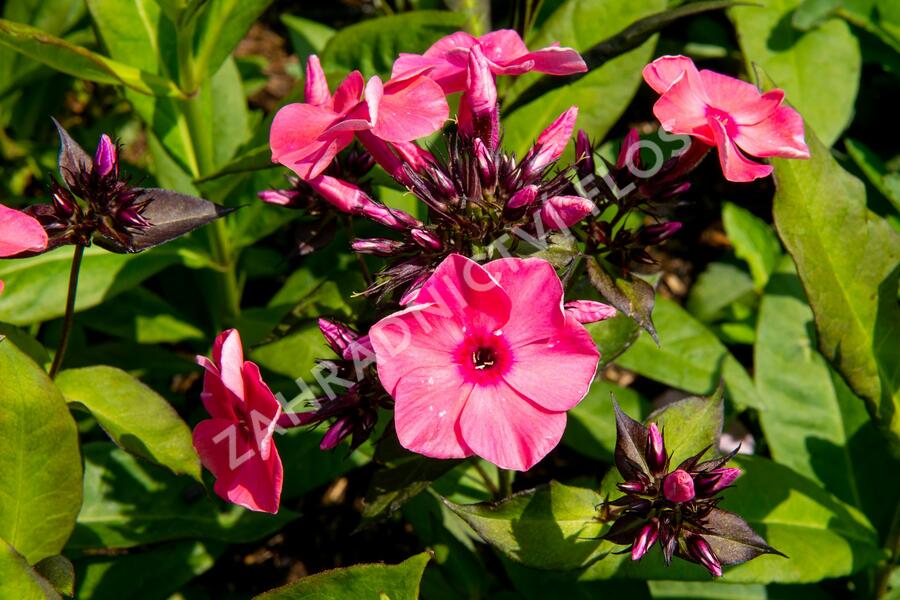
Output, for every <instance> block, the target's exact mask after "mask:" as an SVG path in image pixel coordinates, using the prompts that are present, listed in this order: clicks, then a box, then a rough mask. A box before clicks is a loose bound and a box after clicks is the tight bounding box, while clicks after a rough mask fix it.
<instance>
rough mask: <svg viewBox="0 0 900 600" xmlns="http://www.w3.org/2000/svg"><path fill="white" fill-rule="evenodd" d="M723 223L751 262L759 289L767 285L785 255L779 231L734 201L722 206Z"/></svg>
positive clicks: (738, 249) (739, 251) (738, 250)
mask: <svg viewBox="0 0 900 600" xmlns="http://www.w3.org/2000/svg"><path fill="white" fill-rule="evenodd" d="M722 223H723V224H724V225H725V233H726V234H727V235H728V240H729V241H730V242H731V244H732V245H733V246H734V253H735V254H737V256H738V258H741V259H743V260H744V261H745V262H746V263H747V264H748V265H749V266H750V273H751V274H752V275H753V282H754V284H755V285H756V289H758V290H761V289H763V288H764V287H766V282H768V281H769V275H771V274H772V271H773V270H775V265H776V263H777V262H778V258H779V257H780V256H781V244H779V243H778V238H777V237H776V236H775V232H774V231H772V228H771V227H769V225H768V224H767V223H766V222H765V221H763V220H762V219H760V218H759V217H757V216H755V215H754V214H753V213H751V212H750V211H749V210H747V209H745V208H741V207H740V206H738V205H736V204H732V203H730V202H726V203H725V205H724V206H722Z"/></svg>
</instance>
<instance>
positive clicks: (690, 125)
mask: <svg viewBox="0 0 900 600" xmlns="http://www.w3.org/2000/svg"><path fill="white" fill-rule="evenodd" d="M706 112H707V106H706V102H705V98H704V96H703V94H702V90H698V88H697V87H696V86H695V85H693V83H692V80H691V79H690V78H688V77H687V76H686V75H684V74H682V76H681V77H680V78H679V79H677V80H675V82H674V83H673V84H672V85H671V86H670V87H669V89H668V90H667V91H666V92H665V93H664V94H663V95H662V96H660V98H659V100H657V101H656V104H654V105H653V114H654V115H656V118H657V119H659V123H660V125H662V128H663V129H665V130H666V131H668V132H669V133H681V134H687V135H692V136H695V137H697V138H698V139H700V140H701V141H703V142H704V143H706V144H709V145H710V146H712V145H713V144H715V140H714V138H713V134H712V132H711V131H710V130H709V126H708V124H707V117H706Z"/></svg>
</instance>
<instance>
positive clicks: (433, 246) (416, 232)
mask: <svg viewBox="0 0 900 600" xmlns="http://www.w3.org/2000/svg"><path fill="white" fill-rule="evenodd" d="M409 233H410V235H411V236H412V239H413V240H415V242H416V243H417V244H418V245H420V246H422V247H423V248H425V249H427V250H441V249H442V248H443V247H444V244H443V243H442V242H441V240H440V239H438V238H437V236H435V235H434V234H433V233H431V232H429V231H426V230H424V229H412V230H411V231H410V232H409Z"/></svg>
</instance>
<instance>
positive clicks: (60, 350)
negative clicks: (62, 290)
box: [50, 246, 84, 379]
mask: <svg viewBox="0 0 900 600" xmlns="http://www.w3.org/2000/svg"><path fill="white" fill-rule="evenodd" d="M82 257H84V246H75V253H74V254H73V255H72V267H71V269H70V270H69V291H68V292H67V296H66V316H65V317H64V318H63V330H62V335H61V336H60V338H59V345H58V346H57V347H56V354H55V355H54V356H53V364H52V365H51V366H50V379H53V378H54V377H56V374H57V373H59V368H60V367H61V366H62V361H63V358H64V357H65V355H66V348H67V347H68V345H69V335H70V334H71V333H72V322H73V321H74V319H75V295H76V294H77V293H78V272H79V271H80V270H81V259H82Z"/></svg>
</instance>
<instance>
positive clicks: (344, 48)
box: [320, 10, 466, 77]
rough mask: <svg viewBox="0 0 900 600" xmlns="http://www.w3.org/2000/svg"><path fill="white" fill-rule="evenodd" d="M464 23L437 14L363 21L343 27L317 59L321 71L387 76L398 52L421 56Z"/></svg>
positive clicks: (449, 15) (461, 17)
mask: <svg viewBox="0 0 900 600" xmlns="http://www.w3.org/2000/svg"><path fill="white" fill-rule="evenodd" d="M465 21H466V17H465V15H461V14H459V13H452V12H446V11H436V10H419V11H415V12H408V13H401V14H396V15H390V16H387V17H378V18H376V19H366V20H365V21H361V22H359V23H355V24H353V25H350V26H349V27H344V28H343V29H341V30H340V31H338V32H337V33H335V34H334V36H332V38H331V39H329V40H328V44H326V45H325V49H324V50H322V55H321V56H320V58H321V60H322V67H323V68H324V69H325V70H326V71H343V72H349V71H353V70H357V69H358V70H359V71H361V72H362V73H363V74H364V75H366V76H370V75H381V76H382V77H386V76H390V74H391V66H392V65H393V64H394V61H395V60H396V59H397V56H398V55H399V54H400V53H401V52H410V53H415V54H421V53H423V52H425V50H427V49H428V47H429V46H431V44H433V43H434V42H436V41H438V40H439V39H440V38H442V37H443V36H445V35H448V34H450V33H453V32H455V31H458V30H459V29H461V28H462V26H463V25H464V24H465Z"/></svg>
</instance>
